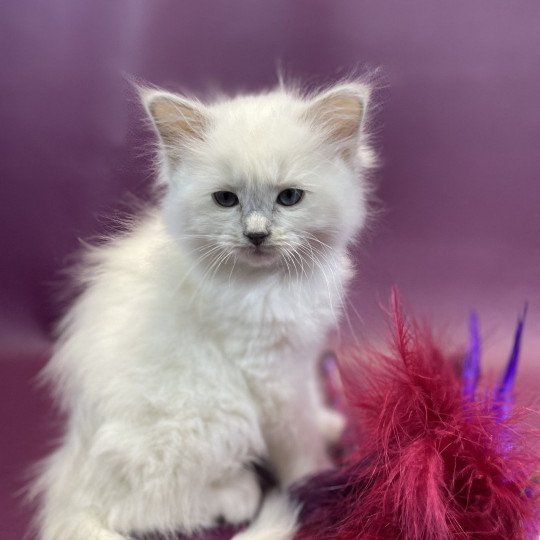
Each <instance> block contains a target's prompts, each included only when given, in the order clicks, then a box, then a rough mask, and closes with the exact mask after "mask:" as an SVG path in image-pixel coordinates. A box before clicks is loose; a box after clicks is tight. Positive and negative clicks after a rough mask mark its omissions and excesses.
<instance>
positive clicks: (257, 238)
mask: <svg viewBox="0 0 540 540" xmlns="http://www.w3.org/2000/svg"><path fill="white" fill-rule="evenodd" d="M244 236H245V237H246V238H247V239H248V240H249V241H250V242H251V243H252V244H253V245H254V246H260V245H261V244H262V243H263V242H264V239H265V238H266V237H268V236H270V235H269V233H266V232H252V233H244Z"/></svg>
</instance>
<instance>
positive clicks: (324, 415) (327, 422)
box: [317, 407, 347, 444]
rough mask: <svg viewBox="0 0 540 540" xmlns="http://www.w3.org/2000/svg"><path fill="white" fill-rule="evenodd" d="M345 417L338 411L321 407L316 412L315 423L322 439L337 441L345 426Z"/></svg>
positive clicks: (330, 441) (331, 441)
mask: <svg viewBox="0 0 540 540" xmlns="http://www.w3.org/2000/svg"><path fill="white" fill-rule="evenodd" d="M346 423H347V421H346V419H345V417H344V416H343V415H342V414H341V413H340V412H338V411H336V410H334V409H329V408H326V407H325V408H322V409H320V410H319V411H318V414H317V424H318V426H319V430H320V432H321V433H322V436H323V437H324V439H325V440H326V441H327V442H329V443H332V444H333V443H337V442H338V441H339V439H340V437H341V435H342V434H343V430H344V429H345V426H346Z"/></svg>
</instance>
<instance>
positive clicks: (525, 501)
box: [293, 292, 540, 540]
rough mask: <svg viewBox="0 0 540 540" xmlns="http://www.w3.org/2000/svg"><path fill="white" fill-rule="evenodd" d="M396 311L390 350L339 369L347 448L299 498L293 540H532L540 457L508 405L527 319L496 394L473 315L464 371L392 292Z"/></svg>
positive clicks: (355, 357) (298, 491) (519, 415)
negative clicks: (484, 379) (483, 380)
mask: <svg viewBox="0 0 540 540" xmlns="http://www.w3.org/2000/svg"><path fill="white" fill-rule="evenodd" d="M392 311H393V319H394V343H393V345H392V347H391V350H390V352H386V353H382V352H372V353H370V354H367V355H366V356H363V357H359V354H358V353H354V354H352V355H351V354H349V355H348V356H345V357H344V358H341V359H340V361H339V362H338V364H337V365H338V368H339V371H340V376H341V377H340V378H341V384H342V387H343V393H344V396H345V398H346V403H347V404H346V407H347V414H348V417H349V422H350V426H351V427H350V428H349V431H348V432H347V434H348V435H347V436H348V438H349V440H348V441H346V444H345V445H344V448H345V451H344V454H343V456H342V464H341V466H339V467H338V468H337V469H335V470H331V471H328V472H325V473H322V474H320V475H317V476H315V477H313V478H311V479H308V480H307V481H306V482H304V483H302V484H300V485H298V486H296V488H295V489H294V491H293V493H294V496H295V497H296V499H297V500H298V501H299V502H300V503H301V504H302V510H301V513H300V523H301V526H300V529H299V532H298V533H297V535H296V537H295V538H296V540H319V539H320V540H323V539H324V540H331V539H339V540H353V539H354V540H356V539H359V540H362V539H365V540H375V539H381V540H383V539H389V540H390V539H392V540H393V539H403V540H444V539H476V538H478V539H492V540H496V539H500V540H520V539H523V540H525V539H528V538H536V536H537V534H538V532H539V513H538V502H539V495H538V493H539V489H538V481H537V479H535V477H534V475H535V474H537V471H538V470H539V466H540V457H539V454H538V450H537V447H535V445H534V441H533V436H534V433H533V432H532V430H531V429H526V428H524V425H523V422H522V421H523V415H524V410H523V409H520V408H519V407H517V406H516V405H514V403H513V385H514V381H515V376H516V371H517V365H518V360H519V351H520V343H521V336H522V332H523V326H524V322H525V314H526V312H524V314H523V316H522V317H521V318H520V319H519V322H518V327H517V330H516V334H515V339H514V346H513V349H512V353H511V355H510V359H509V362H508V365H507V368H506V371H505V373H504V374H503V377H502V379H501V382H500V384H499V385H498V386H497V387H496V388H494V389H491V390H489V389H483V390H481V389H479V381H480V334H479V323H478V317H477V316H476V315H475V314H473V315H472V316H471V320H470V347H469V351H468V353H467V355H466V356H465V358H464V359H463V362H461V365H460V363H459V362H456V361H455V359H453V358H451V357H448V356H447V355H445V354H443V352H442V351H441V350H440V349H439V348H438V347H437V345H436V344H435V342H434V339H433V337H432V336H431V335H430V333H429V331H427V330H426V329H424V328H422V327H420V325H418V324H416V323H415V322H411V323H407V322H406V321H405V318H404V317H403V315H402V313H401V309H400V306H399V300H398V295H397V293H396V292H394V295H393V310H392ZM326 371H327V372H328V367H327V370H326ZM332 387H335V384H333V385H332ZM333 401H334V403H338V400H337V398H336V397H334V398H333ZM351 430H352V431H351ZM351 432H352V433H355V434H358V435H356V438H357V440H356V444H351V441H350V434H351Z"/></svg>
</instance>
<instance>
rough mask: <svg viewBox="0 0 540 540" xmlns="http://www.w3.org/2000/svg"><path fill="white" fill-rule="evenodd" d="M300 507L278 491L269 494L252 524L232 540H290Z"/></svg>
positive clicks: (295, 526) (294, 531)
mask: <svg viewBox="0 0 540 540" xmlns="http://www.w3.org/2000/svg"><path fill="white" fill-rule="evenodd" d="M299 511H300V507H299V506H297V505H294V503H292V502H291V501H290V499H289V498H288V497H287V496H286V495H285V494H284V493H281V492H279V491H273V492H271V493H269V494H268V495H267V496H266V497H265V499H264V501H263V505H262V508H261V510H260V512H259V514H258V516H257V517H256V518H255V520H254V521H253V523H252V524H251V525H250V526H249V527H248V528H247V529H246V530H245V531H242V532H241V533H239V534H237V535H235V536H234V537H233V538H232V540H292V539H293V538H294V535H295V533H296V530H297V518H298V512H299Z"/></svg>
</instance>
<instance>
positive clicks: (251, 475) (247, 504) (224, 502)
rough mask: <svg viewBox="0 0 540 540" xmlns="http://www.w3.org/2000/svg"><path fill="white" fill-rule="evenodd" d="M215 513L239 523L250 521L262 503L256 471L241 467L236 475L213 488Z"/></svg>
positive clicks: (228, 520)
mask: <svg viewBox="0 0 540 540" xmlns="http://www.w3.org/2000/svg"><path fill="white" fill-rule="evenodd" d="M210 496H211V497H212V498H213V501H212V506H213V514H214V516H215V517H216V519H220V518H221V519H223V520H224V521H226V522H227V523H232V524H237V523H243V522H246V521H250V520H251V519H253V517H254V516H255V514H256V512H257V510H258V508H259V505H260V503H261V496H262V492H261V488H260V485H259V480H258V477H257V475H256V474H255V472H254V471H252V470H250V469H241V470H240V471H238V473H237V474H236V475H235V476H232V477H228V478H227V479H226V480H223V481H221V482H219V484H215V485H214V486H213V488H212V494H211V495H210Z"/></svg>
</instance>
